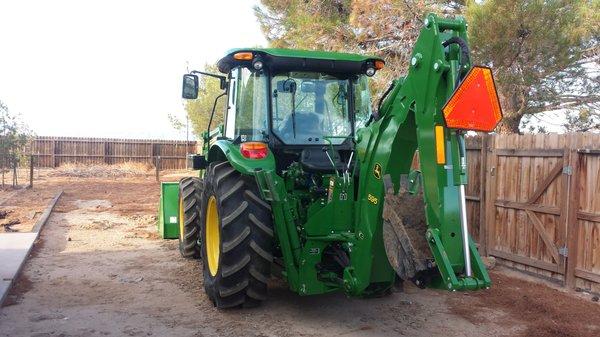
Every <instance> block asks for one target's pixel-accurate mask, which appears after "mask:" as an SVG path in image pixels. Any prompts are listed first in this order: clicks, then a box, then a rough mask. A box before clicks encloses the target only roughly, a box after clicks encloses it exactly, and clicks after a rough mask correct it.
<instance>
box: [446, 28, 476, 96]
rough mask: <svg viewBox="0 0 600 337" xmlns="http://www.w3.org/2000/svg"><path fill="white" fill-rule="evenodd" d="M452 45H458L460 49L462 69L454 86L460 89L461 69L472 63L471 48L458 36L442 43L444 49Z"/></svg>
mask: <svg viewBox="0 0 600 337" xmlns="http://www.w3.org/2000/svg"><path fill="white" fill-rule="evenodd" d="M451 44H456V45H458V47H459V48H460V62H459V64H460V67H459V72H458V74H457V76H456V83H455V84H454V88H458V84H459V83H460V80H461V76H460V74H461V72H460V69H461V68H462V66H464V65H466V64H468V63H469V62H470V57H469V46H468V45H467V42H466V41H465V40H463V39H462V38H460V37H458V36H453V37H451V38H449V39H448V40H446V41H444V42H442V46H443V47H444V48H445V47H448V46H449V45H451Z"/></svg>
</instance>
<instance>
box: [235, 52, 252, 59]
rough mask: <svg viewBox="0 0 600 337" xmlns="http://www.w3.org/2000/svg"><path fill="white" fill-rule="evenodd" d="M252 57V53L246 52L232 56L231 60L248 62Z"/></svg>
mask: <svg viewBox="0 0 600 337" xmlns="http://www.w3.org/2000/svg"><path fill="white" fill-rule="evenodd" d="M252 57H253V55H252V53H251V52H248V51H244V52H240V53H235V54H233V59H234V60H238V61H250V60H252Z"/></svg>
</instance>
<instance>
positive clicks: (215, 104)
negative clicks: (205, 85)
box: [206, 91, 227, 134]
mask: <svg viewBox="0 0 600 337" xmlns="http://www.w3.org/2000/svg"><path fill="white" fill-rule="evenodd" d="M226 94H227V91H224V92H223V93H222V94H220V95H219V96H217V97H216V98H215V103H214V104H213V108H212V111H211V113H210V119H209V120H208V127H207V129H206V133H207V134H210V125H211V124H212V120H213V116H214V115H215V109H216V108H217V102H218V101H219V98H221V97H223V96H225V95H226Z"/></svg>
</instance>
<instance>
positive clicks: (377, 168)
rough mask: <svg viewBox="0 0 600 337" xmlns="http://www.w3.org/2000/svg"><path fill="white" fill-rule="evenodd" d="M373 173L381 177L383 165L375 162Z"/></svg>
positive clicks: (376, 176)
mask: <svg viewBox="0 0 600 337" xmlns="http://www.w3.org/2000/svg"><path fill="white" fill-rule="evenodd" d="M373 175H374V176H375V178H377V179H381V165H380V164H379V163H375V166H373Z"/></svg>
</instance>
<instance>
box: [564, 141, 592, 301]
mask: <svg viewBox="0 0 600 337" xmlns="http://www.w3.org/2000/svg"><path fill="white" fill-rule="evenodd" d="M599 138H600V135H599ZM571 163H572V164H571V165H572V167H573V170H574V175H573V181H572V183H571V188H570V192H571V193H570V195H571V196H572V197H571V198H570V200H571V204H572V207H570V208H569V250H568V251H569V261H568V271H567V285H568V286H570V287H578V288H582V289H589V290H591V291H593V292H596V293H600V150H598V149H592V150H587V149H579V150H574V151H573V152H572V153H571Z"/></svg>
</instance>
